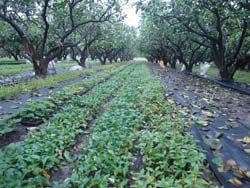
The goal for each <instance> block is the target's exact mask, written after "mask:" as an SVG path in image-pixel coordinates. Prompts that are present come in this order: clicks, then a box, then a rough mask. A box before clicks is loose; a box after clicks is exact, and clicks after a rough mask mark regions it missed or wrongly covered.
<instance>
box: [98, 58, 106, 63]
mask: <svg viewBox="0 0 250 188" xmlns="http://www.w3.org/2000/svg"><path fill="white" fill-rule="evenodd" d="M98 59H99V60H100V62H101V64H102V65H105V64H106V58H105V57H103V58H102V57H100V58H98Z"/></svg>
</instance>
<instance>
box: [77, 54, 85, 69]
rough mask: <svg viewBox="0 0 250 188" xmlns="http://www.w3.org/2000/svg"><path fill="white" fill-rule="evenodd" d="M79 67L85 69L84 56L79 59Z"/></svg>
mask: <svg viewBox="0 0 250 188" xmlns="http://www.w3.org/2000/svg"><path fill="white" fill-rule="evenodd" d="M79 65H80V66H81V67H84V68H85V67H86V57H85V56H81V59H80V64H79Z"/></svg>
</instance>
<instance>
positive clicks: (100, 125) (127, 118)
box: [63, 65, 207, 188]
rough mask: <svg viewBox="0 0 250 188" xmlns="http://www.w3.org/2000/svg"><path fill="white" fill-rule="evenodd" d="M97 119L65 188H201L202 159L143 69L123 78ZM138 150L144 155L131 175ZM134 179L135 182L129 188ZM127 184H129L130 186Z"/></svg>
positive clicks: (157, 87)
mask: <svg viewBox="0 0 250 188" xmlns="http://www.w3.org/2000/svg"><path fill="white" fill-rule="evenodd" d="M125 82H126V84H125V85H124V86H123V87H122V88H121V89H120V91H119V92H118V93H117V94H116V98H115V99H113V101H112V102H111V104H110V106H109V108H108V110H107V112H106V113H105V114H103V115H102V116H101V117H100V118H98V120H97V122H96V124H95V127H94V130H93V133H92V135H91V136H90V138H89V142H88V144H87V145H86V147H85V148H84V154H83V155H82V156H80V157H78V159H79V160H80V163H79V162H77V163H78V164H79V165H77V166H76V167H75V170H74V173H73V174H72V176H71V178H70V179H69V180H68V181H66V182H65V183H64V185H63V186H66V187H96V186H100V187H129V186H131V187H173V188H174V187H187V188H188V187H197V188H198V187H204V186H205V185H206V184H207V183H206V182H205V181H204V180H202V179H201V177H200V176H201V174H202V168H203V164H202V161H203V159H204V156H203V154H202V153H201V150H200V149H199V148H198V147H197V145H196V143H195V141H194V140H193V138H192V137H191V135H190V134H189V133H188V132H187V131H186V127H185V126H183V124H184V123H183V122H182V120H181V115H180V114H178V113H177V114H178V116H179V117H178V118H177V119H173V118H172V117H171V113H176V111H175V109H174V106H172V105H171V104H168V103H167V102H165V101H164V98H163V96H161V95H159V93H161V92H162V87H161V85H160V83H159V82H158V81H156V80H155V79H154V78H152V76H151V75H150V71H149V69H148V68H146V67H145V65H137V66H136V71H133V72H132V73H131V76H129V77H128V78H127V80H125ZM136 151H139V152H140V153H141V155H142V156H143V163H142V164H141V166H140V169H139V172H134V171H133V170H131V169H133V165H134V161H135V160H136V157H135V155H136ZM130 179H133V184H132V185H131V184H129V181H130ZM130 183H131V182H130Z"/></svg>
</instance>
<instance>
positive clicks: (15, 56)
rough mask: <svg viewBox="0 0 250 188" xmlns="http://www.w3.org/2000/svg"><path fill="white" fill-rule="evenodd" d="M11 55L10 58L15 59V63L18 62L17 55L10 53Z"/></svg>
mask: <svg viewBox="0 0 250 188" xmlns="http://www.w3.org/2000/svg"><path fill="white" fill-rule="evenodd" d="M11 55H12V57H14V59H15V60H16V61H18V60H19V59H18V55H16V54H15V53H11Z"/></svg>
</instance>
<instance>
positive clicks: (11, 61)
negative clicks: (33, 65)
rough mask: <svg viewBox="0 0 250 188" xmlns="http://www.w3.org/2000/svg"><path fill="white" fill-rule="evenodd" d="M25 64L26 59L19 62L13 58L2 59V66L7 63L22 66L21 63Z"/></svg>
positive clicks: (0, 62) (0, 61) (0, 60)
mask: <svg viewBox="0 0 250 188" xmlns="http://www.w3.org/2000/svg"><path fill="white" fill-rule="evenodd" d="M25 62H26V60H25V59H19V60H18V61H16V60H15V59H13V58H7V57H2V58H0V65H1V64H5V63H8V64H21V63H25Z"/></svg>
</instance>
